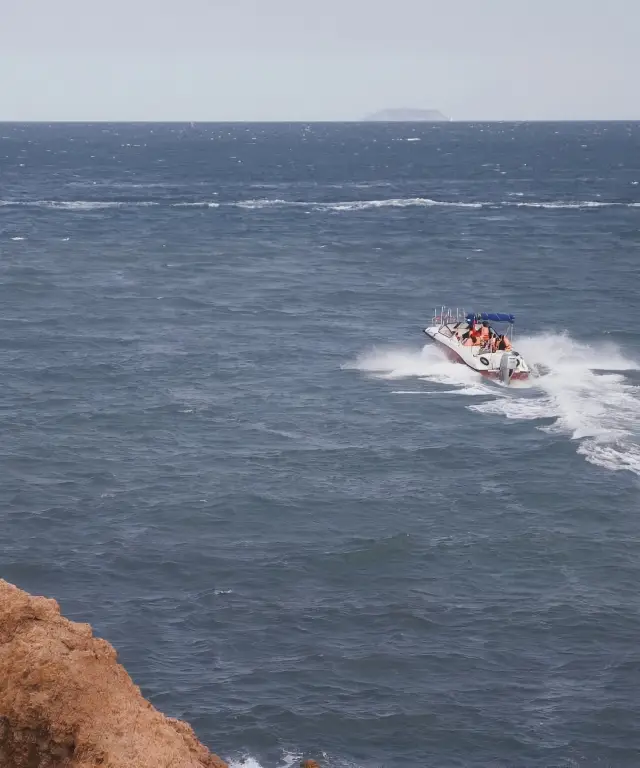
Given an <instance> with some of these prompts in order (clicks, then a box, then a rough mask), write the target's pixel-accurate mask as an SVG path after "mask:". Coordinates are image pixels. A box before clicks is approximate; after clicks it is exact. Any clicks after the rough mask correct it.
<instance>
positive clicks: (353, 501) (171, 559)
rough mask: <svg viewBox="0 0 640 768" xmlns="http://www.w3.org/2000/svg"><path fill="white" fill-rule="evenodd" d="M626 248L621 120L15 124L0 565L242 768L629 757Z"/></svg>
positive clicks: (7, 159) (9, 136) (631, 325)
mask: <svg viewBox="0 0 640 768" xmlns="http://www.w3.org/2000/svg"><path fill="white" fill-rule="evenodd" d="M639 260H640V124H639V123H558V124H552V123H537V124H534V123H529V124H527V123H521V124H458V123H445V124H377V123H376V124H373V123H372V124H355V123H351V124H309V125H303V124H261V125H254V124H238V125H230V124H95V125H82V124H52V125H47V124H6V123H5V124H2V125H0V318H1V326H2V333H1V335H0V404H1V412H0V418H1V427H2V444H1V445H2V447H1V453H0V477H1V480H0V541H1V546H0V576H1V577H3V578H5V579H7V580H8V581H10V582H13V583H15V584H17V585H18V586H20V587H21V588H23V589H27V590H28V591H30V592H32V593H35V594H44V595H46V596H48V597H52V598H55V599H57V600H58V601H59V602H60V605H61V609H62V612H63V613H64V615H66V616H67V617H68V618H71V619H73V620H76V621H88V622H90V623H91V624H92V626H93V628H94V631H95V633H96V634H97V635H99V636H102V637H104V638H106V639H107V640H108V641H109V642H111V643H112V644H113V645H114V646H115V647H116V649H117V650H118V653H119V658H120V661H121V662H122V663H123V664H124V666H125V667H126V669H127V671H128V672H129V673H130V675H131V676H132V678H133V679H134V681H135V682H136V683H137V684H138V685H140V687H141V689H142V692H143V694H144V695H145V696H146V697H147V698H148V699H149V700H150V701H151V702H152V703H153V704H154V705H155V706H156V707H158V708H159V709H160V710H161V711H162V712H164V713H165V714H167V715H170V716H174V717H179V718H183V719H186V720H187V721H188V722H189V723H190V724H191V725H192V726H193V727H194V729H195V731H196V734H197V735H198V737H199V738H200V739H201V740H202V741H203V742H205V743H206V744H207V745H208V746H209V747H210V748H211V749H212V750H213V751H215V752H217V753H218V754H220V755H221V756H222V757H223V758H225V759H226V760H228V761H229V762H230V764H231V766H232V767H233V768H239V767H240V766H244V768H285V766H294V765H296V764H297V762H298V761H299V760H300V759H301V757H303V756H304V757H312V758H315V759H317V760H319V762H320V763H321V765H322V766H323V768H325V767H326V768H328V767H329V766H331V767H337V768H346V767H347V766H350V767H353V768H374V767H376V768H377V767H379V766H384V767H385V768H390V767H392V768H395V767H396V766H398V768H405V767H410V768H414V767H415V768H424V767H425V766H433V767H434V768H450V767H451V768H453V767H454V766H464V767H465V768H466V767H470V768H481V767H482V768H485V767H486V768H489V767H492V768H493V767H495V766H505V767H507V766H509V767H515V766H523V767H526V768H533V767H542V766H545V767H547V766H554V767H556V768H560V767H561V766H562V767H565V766H567V767H568V766H576V767H577V766H580V768H591V766H593V767H594V768H595V767H596V766H598V767H599V768H600V767H603V766H615V768H623V767H624V766H634V768H635V766H637V765H638V761H639V757H638V756H639V755H640V730H639V729H638V720H639V718H640V693H639V691H640V651H639V650H638V637H639V636H640V596H639V591H638V583H639V582H640V339H639V336H638V332H637V330H636V328H635V321H636V319H637V315H636V311H637V310H638V308H639V302H638V277H639V275H640V269H639V263H640V262H639ZM443 304H444V305H446V306H452V307H456V306H458V307H464V308H465V309H466V310H467V311H478V312H483V311H488V312H494V311H497V312H512V313H514V314H515V316H516V325H515V329H516V333H515V339H514V341H515V348H516V349H518V350H519V351H520V352H521V353H522V354H523V355H524V356H525V357H526V359H527V360H528V361H530V362H531V363H533V364H535V365H536V366H541V368H540V370H541V371H542V374H541V375H540V376H539V377H536V378H534V379H533V380H532V381H531V382H530V383H529V384H528V385H526V386H518V387H516V388H505V387H501V386H499V385H497V384H492V383H490V382H487V381H485V380H483V379H480V378H479V377H478V376H477V375H476V374H475V373H473V372H472V371H470V370H469V369H467V368H465V367H464V366H461V365H455V364H453V363H450V362H448V361H447V360H446V359H445V358H444V357H442V355H441V353H440V352H439V351H438V350H437V349H435V348H434V347H433V345H432V343H431V342H430V341H429V339H428V338H427V337H426V336H425V335H424V333H423V332H422V329H423V328H424V327H426V326H427V325H429V322H430V319H431V317H432V315H433V312H434V307H440V306H441V305H443Z"/></svg>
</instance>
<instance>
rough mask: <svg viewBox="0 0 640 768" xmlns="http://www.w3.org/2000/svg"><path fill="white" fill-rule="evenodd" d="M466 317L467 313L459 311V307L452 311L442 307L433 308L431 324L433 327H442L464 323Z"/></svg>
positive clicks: (449, 308)
mask: <svg viewBox="0 0 640 768" xmlns="http://www.w3.org/2000/svg"><path fill="white" fill-rule="evenodd" d="M466 315H467V313H466V312H465V310H464V309H460V307H456V308H455V309H453V308H451V307H445V306H444V305H443V306H442V307H434V310H433V317H432V319H431V322H432V324H433V325H437V326H439V327H442V326H443V325H449V324H450V323H462V322H466Z"/></svg>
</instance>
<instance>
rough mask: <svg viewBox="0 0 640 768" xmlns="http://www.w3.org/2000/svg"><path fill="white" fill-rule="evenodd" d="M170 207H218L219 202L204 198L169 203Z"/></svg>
mask: <svg viewBox="0 0 640 768" xmlns="http://www.w3.org/2000/svg"><path fill="white" fill-rule="evenodd" d="M171 207H172V208H219V207H220V203H216V202H214V201H209V200H205V201H202V202H198V203H171Z"/></svg>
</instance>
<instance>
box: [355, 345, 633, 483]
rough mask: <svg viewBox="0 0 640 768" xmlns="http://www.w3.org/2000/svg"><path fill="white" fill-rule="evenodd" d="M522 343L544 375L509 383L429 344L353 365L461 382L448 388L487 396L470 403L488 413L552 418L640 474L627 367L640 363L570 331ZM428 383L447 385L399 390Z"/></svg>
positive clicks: (613, 462) (585, 449)
mask: <svg viewBox="0 0 640 768" xmlns="http://www.w3.org/2000/svg"><path fill="white" fill-rule="evenodd" d="M517 348H518V350H519V351H521V352H522V354H523V355H524V356H525V357H526V359H527V360H528V361H529V362H530V363H531V364H532V367H533V368H534V370H537V371H538V375H537V376H534V377H532V378H531V379H530V380H529V381H528V382H519V383H518V384H516V385H514V384H512V385H511V386H510V387H509V388H508V389H507V388H506V387H502V386H500V385H499V384H496V383H487V382H485V381H484V380H483V379H482V378H481V377H480V376H479V375H478V374H476V373H475V372H474V371H472V370H471V369H469V368H467V367H466V366H464V365H460V364H456V363H452V362H449V361H448V360H447V359H446V357H444V355H443V354H442V353H441V352H440V350H439V349H438V348H437V347H434V346H430V345H429V346H427V347H425V348H424V349H423V350H421V351H415V350H411V351H410V350H398V349H395V350H394V349H383V350H374V351H373V352H370V353H367V354H364V355H361V356H360V357H359V358H358V359H357V360H356V361H355V363H354V364H353V365H352V366H351V367H353V368H355V369H357V370H360V371H363V372H365V373H368V374H371V375H374V376H378V377H381V378H385V379H391V380H395V379H397V380H402V379H407V378H415V379H418V380H420V381H422V382H425V383H430V384H435V385H448V386H449V387H454V389H447V390H445V392H446V393H448V394H453V393H456V394H461V395H472V396H473V395H476V396H484V397H483V400H482V402H475V403H472V404H468V405H467V406H466V407H467V408H469V409H470V410H472V411H475V412H479V413H482V414H486V415H493V416H502V417H504V418H508V419H516V420H522V421H535V420H541V419H544V420H549V419H553V423H551V424H550V425H543V426H539V427H538V429H541V430H543V431H546V432H549V433H553V434H563V435H567V436H568V437H569V438H570V439H572V440H576V441H577V443H578V447H577V452H578V453H579V454H581V455H583V456H584V457H585V459H586V460H587V461H589V462H591V463H592V464H596V465H598V466H601V467H604V468H606V469H609V470H613V471H619V470H628V471H630V472H633V473H634V474H636V475H640V386H639V385H637V384H634V383H633V382H632V381H630V379H629V377H628V375H627V374H628V373H629V372H631V371H637V370H640V365H638V363H636V362H635V361H633V360H631V359H629V358H627V357H625V356H624V355H623V354H622V352H621V351H620V349H619V348H618V347H617V346H616V345H614V344H603V343H594V344H585V343H581V342H579V341H576V340H575V339H572V338H571V337H570V336H569V335H567V334H563V335H557V334H554V335H545V334H542V335H537V336H530V337H520V339H519V340H518V343H517ZM522 390H526V391H522ZM421 391H424V393H425V394H427V393H428V394H437V393H438V392H440V393H443V390H442V389H440V387H438V389H437V390H434V388H433V387H430V388H426V387H425V388H424V390H422V389H416V388H414V389H411V390H409V389H396V390H394V393H396V394H418V393H419V392H421Z"/></svg>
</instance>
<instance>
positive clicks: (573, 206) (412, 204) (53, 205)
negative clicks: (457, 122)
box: [0, 193, 640, 213]
mask: <svg viewBox="0 0 640 768" xmlns="http://www.w3.org/2000/svg"><path fill="white" fill-rule="evenodd" d="M512 194H516V193H512ZM150 206H166V207H170V208H220V207H233V208H241V209H244V210H262V209H269V208H274V209H275V208H304V209H307V210H313V211H335V212H338V213H344V212H357V211H367V210H376V209H384V208H432V207H436V208H438V207H439V208H454V209H455V208H460V209H476V210H481V209H501V208H525V209H527V208H531V209H547V210H582V209H597V208H614V207H617V208H640V203H636V202H633V203H620V202H607V201H602V200H579V201H563V200H556V201H553V200H552V201H544V200H529V201H526V200H502V201H493V202H492V201H461V200H434V199H432V198H429V197H392V198H387V199H382V200H336V201H330V202H320V201H313V200H284V199H281V198H275V199H272V198H261V199H249V200H232V201H227V202H219V201H213V200H197V201H191V202H189V201H186V202H184V201H170V200H165V201H159V200H0V207H26V208H44V209H48V210H57V211H96V210H101V209H110V208H113V209H119V208H147V207H150Z"/></svg>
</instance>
